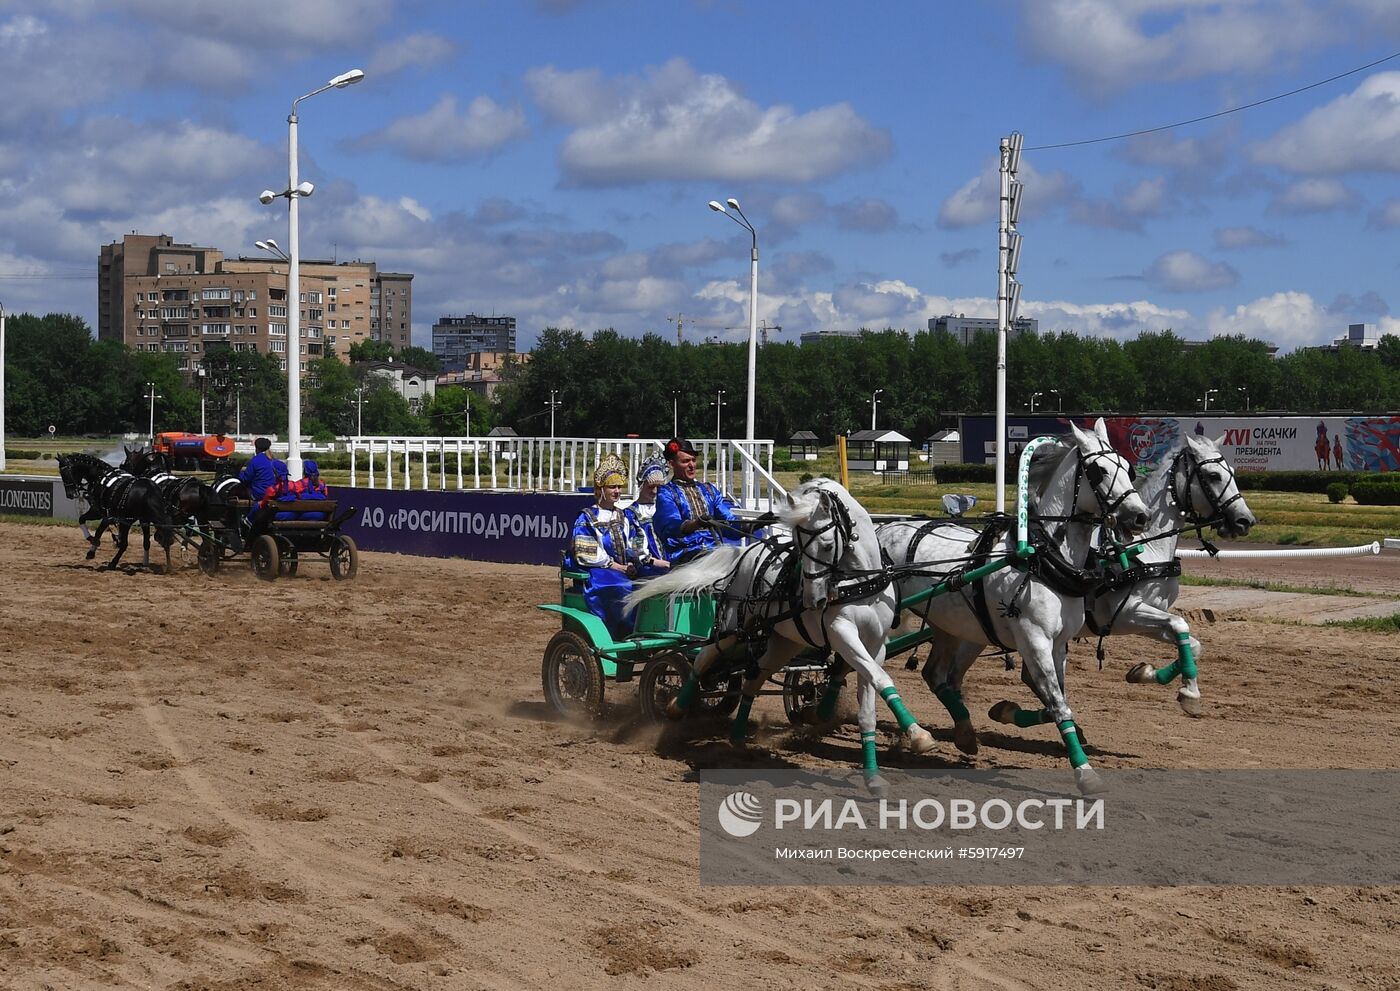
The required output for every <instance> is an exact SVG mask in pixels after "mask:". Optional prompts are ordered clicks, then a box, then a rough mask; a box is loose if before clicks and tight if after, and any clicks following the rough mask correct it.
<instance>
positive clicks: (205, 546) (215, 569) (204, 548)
mask: <svg viewBox="0 0 1400 991" xmlns="http://www.w3.org/2000/svg"><path fill="white" fill-rule="evenodd" d="M223 561H224V552H223V548H221V547H220V546H219V545H218V544H217V543H215V542H214V541H213V540H210V539H209V538H208V537H205V538H204V539H203V540H201V541H200V542H199V570H200V571H202V572H204V573H205V574H206V575H208V576H210V577H211V578H212V577H213V576H214V575H217V574H218V573H219V565H221V564H223Z"/></svg>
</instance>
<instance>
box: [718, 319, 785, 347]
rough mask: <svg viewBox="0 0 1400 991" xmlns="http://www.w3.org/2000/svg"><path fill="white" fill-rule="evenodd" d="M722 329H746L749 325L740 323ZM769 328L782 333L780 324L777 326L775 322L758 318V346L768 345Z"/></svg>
mask: <svg viewBox="0 0 1400 991" xmlns="http://www.w3.org/2000/svg"><path fill="white" fill-rule="evenodd" d="M724 329H725V330H748V329H749V325H748V324H741V325H740V326H737V327H725V328H724ZM770 330H771V331H773V332H774V333H779V334H780V333H782V330H783V328H782V327H780V326H778V325H777V324H775V323H769V322H768V321H767V320H760V321H759V322H758V343H759V346H760V347H765V348H766V347H767V346H768V332H769V331H770Z"/></svg>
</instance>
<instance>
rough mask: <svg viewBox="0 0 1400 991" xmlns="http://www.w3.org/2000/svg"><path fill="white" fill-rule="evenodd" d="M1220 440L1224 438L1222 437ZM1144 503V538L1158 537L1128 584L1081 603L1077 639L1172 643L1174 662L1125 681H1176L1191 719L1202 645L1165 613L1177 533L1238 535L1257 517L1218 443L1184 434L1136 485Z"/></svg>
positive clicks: (1176, 569) (1172, 587)
mask: <svg viewBox="0 0 1400 991" xmlns="http://www.w3.org/2000/svg"><path fill="white" fill-rule="evenodd" d="M1222 439H1223V438H1222ZM1138 494H1139V495H1141V496H1142V498H1143V501H1144V502H1146V503H1147V513H1148V516H1149V522H1148V526H1147V532H1148V533H1160V534H1162V536H1161V537H1158V538H1156V539H1155V540H1149V541H1147V542H1146V543H1144V544H1143V545H1142V553H1141V554H1139V555H1138V557H1137V560H1136V561H1135V562H1134V563H1133V564H1132V565H1131V567H1129V569H1128V571H1127V573H1126V576H1127V578H1129V579H1132V578H1133V577H1134V576H1138V577H1137V580H1135V581H1132V583H1131V584H1120V585H1119V586H1118V587H1117V588H1107V589H1101V590H1096V591H1095V592H1093V593H1091V594H1090V595H1089V597H1088V600H1087V602H1086V606H1087V612H1086V618H1087V620H1088V621H1087V622H1086V624H1085V628H1084V630H1083V631H1082V633H1081V635H1082V636H1086V637H1087V636H1107V635H1108V634H1110V633H1112V634H1119V633H1132V634H1136V635H1138V636H1142V637H1148V638H1150V639H1153V640H1161V641H1164V642H1166V643H1169V644H1173V645H1174V646H1176V648H1177V659H1176V660H1175V661H1174V662H1173V663H1171V664H1169V665H1167V666H1166V667H1163V668H1160V669H1159V668H1155V667H1153V666H1152V665H1151V664H1148V663H1146V662H1143V663H1141V664H1138V665H1136V666H1134V667H1133V668H1132V670H1130V671H1129V672H1128V674H1127V680H1128V681H1130V682H1132V683H1134V684H1138V685H1166V684H1169V683H1170V682H1172V681H1173V680H1175V679H1176V677H1177V676H1178V675H1179V676H1180V677H1181V688H1180V689H1179V690H1178V691H1177V694H1176V701H1177V703H1178V704H1179V705H1180V706H1181V708H1182V709H1183V710H1184V711H1185V712H1186V713H1187V714H1188V715H1192V716H1199V715H1200V714H1201V689H1200V685H1199V684H1198V682H1197V670H1196V662H1197V661H1199V660H1200V657H1201V644H1200V641H1199V640H1197V639H1196V638H1195V637H1194V636H1192V635H1191V627H1190V626H1189V625H1187V623H1186V620H1184V619H1182V618H1181V617H1180V616H1177V615H1175V614H1174V613H1172V611H1171V607H1172V604H1173V603H1174V602H1176V597H1177V595H1178V594H1179V593H1180V591H1181V587H1180V582H1179V581H1178V576H1179V575H1180V574H1181V563H1180V560H1179V559H1178V558H1177V556H1176V547H1177V543H1178V542H1179V541H1180V539H1181V531H1182V530H1188V529H1193V528H1204V527H1213V528H1214V529H1215V532H1216V533H1218V534H1219V535H1220V536H1222V537H1243V536H1245V535H1246V534H1247V533H1249V530H1250V528H1251V527H1252V526H1254V524H1255V523H1257V522H1258V520H1256V519H1255V517H1254V513H1253V512H1251V511H1250V508H1249V506H1248V505H1246V503H1245V501H1244V496H1242V495H1241V494H1240V490H1239V486H1238V485H1237V484H1236V481H1235V472H1234V469H1232V468H1231V467H1230V466H1229V465H1228V464H1226V462H1225V457H1224V455H1222V454H1221V453H1220V440H1209V439H1207V438H1205V437H1196V436H1194V435H1188V436H1187V437H1186V439H1185V441H1184V442H1183V443H1181V444H1180V445H1179V446H1178V447H1177V448H1175V449H1174V450H1173V451H1171V452H1170V453H1169V454H1168V455H1167V456H1166V457H1164V458H1163V459H1162V462H1161V464H1159V465H1158V466H1157V468H1156V469H1154V470H1153V471H1152V472H1151V473H1150V474H1148V475H1147V476H1146V477H1145V478H1143V479H1142V480H1141V481H1140V482H1139V483H1138Z"/></svg>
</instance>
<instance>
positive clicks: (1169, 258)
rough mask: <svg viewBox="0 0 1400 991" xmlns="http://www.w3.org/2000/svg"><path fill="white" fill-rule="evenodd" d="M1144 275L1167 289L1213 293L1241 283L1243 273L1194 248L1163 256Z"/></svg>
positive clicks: (1161, 287) (1169, 290)
mask: <svg viewBox="0 0 1400 991" xmlns="http://www.w3.org/2000/svg"><path fill="white" fill-rule="evenodd" d="M1142 277H1143V278H1144V279H1146V280H1147V281H1148V282H1149V283H1150V284H1152V285H1154V286H1156V287H1157V288H1158V289H1161V290H1163V291H1164V292H1210V291H1211V290H1214V289H1224V288H1226V287H1227V286H1233V285H1234V284H1235V283H1237V282H1239V280H1240V274H1239V273H1238V272H1236V271H1235V270H1234V269H1233V268H1231V267H1230V266H1229V265H1227V264H1225V263H1224V262H1212V261H1210V260H1209V259H1207V258H1202V257H1201V256H1200V255H1198V254H1196V253H1195V252H1194V251H1169V252H1167V253H1166V254H1164V255H1161V256H1160V257H1158V258H1157V260H1156V261H1154V262H1153V263H1152V264H1151V265H1149V266H1148V267H1147V270H1146V271H1145V272H1143V273H1142Z"/></svg>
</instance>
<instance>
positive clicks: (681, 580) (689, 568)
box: [625, 544, 748, 609]
mask: <svg viewBox="0 0 1400 991" xmlns="http://www.w3.org/2000/svg"><path fill="white" fill-rule="evenodd" d="M747 549H748V548H745V547H735V546H733V545H731V544H721V545H720V546H719V547H716V548H715V549H714V550H712V551H710V552H709V553H708V554H705V555H703V556H702V557H699V558H696V559H695V560H694V561H691V562H690V563H689V564H685V565H682V566H680V567H678V568H673V569H672V570H671V571H669V572H667V573H666V574H664V575H659V576H657V577H656V578H650V579H648V580H646V581H644V582H638V583H637V585H636V587H635V588H634V589H633V590H632V591H631V592H629V593H628V594H627V598H626V600H625V605H626V608H627V609H632V608H634V607H635V606H636V605H637V604H638V603H639V602H642V601H643V600H644V599H654V598H656V596H658V595H677V594H684V593H690V592H699V591H700V590H702V589H707V588H710V587H711V586H713V585H715V584H717V583H719V582H721V581H724V580H725V579H727V578H729V577H730V576H731V575H732V574H733V573H734V569H735V566H736V565H737V564H738V563H739V559H740V558H741V557H743V556H744V552H745V551H746V550H747Z"/></svg>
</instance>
